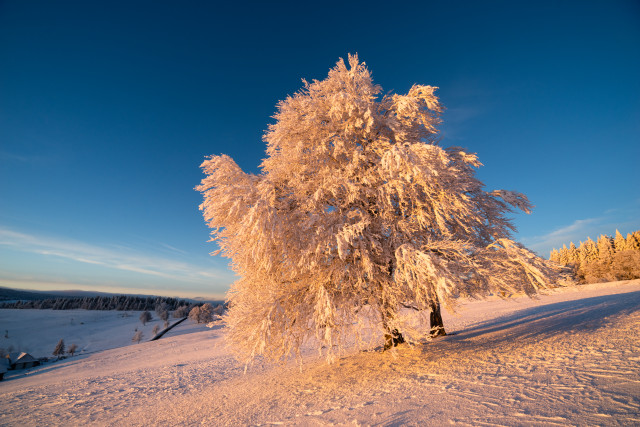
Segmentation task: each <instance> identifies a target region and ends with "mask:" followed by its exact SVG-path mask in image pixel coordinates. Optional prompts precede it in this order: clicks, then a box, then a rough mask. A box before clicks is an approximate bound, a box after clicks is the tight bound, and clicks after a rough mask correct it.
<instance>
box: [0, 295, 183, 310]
mask: <svg viewBox="0 0 640 427" xmlns="http://www.w3.org/2000/svg"><path fill="white" fill-rule="evenodd" d="M190 305H192V303H191V302H189V301H186V300H182V299H177V298H170V297H140V296H132V295H114V296H95V297H70V298H65V297H60V298H50V299H45V300H30V301H24V300H20V301H14V302H5V303H3V304H0V308H32V309H53V310H75V309H84V310H131V311H145V310H148V311H153V310H156V308H157V307H162V308H163V309H164V310H169V311H172V310H176V309H177V308H178V307H180V306H190Z"/></svg>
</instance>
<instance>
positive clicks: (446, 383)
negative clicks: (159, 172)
mask: <svg viewBox="0 0 640 427" xmlns="http://www.w3.org/2000/svg"><path fill="white" fill-rule="evenodd" d="M443 315H444V321H445V326H447V329H448V330H449V331H450V332H454V331H455V332H456V334H455V335H450V336H447V337H443V338H438V339H436V340H433V341H425V342H424V343H421V344H419V345H415V346H413V347H411V346H408V345H404V346H401V347H398V348H397V349H396V350H394V351H388V352H384V353H382V352H379V351H363V352H358V351H354V352H352V353H350V354H347V355H345V356H343V357H341V358H340V359H338V360H337V361H336V362H335V363H333V364H331V365H329V364H327V363H326V362H325V361H324V360H322V359H318V357H317V356H314V355H307V357H306V363H305V364H304V365H303V367H302V371H300V369H299V366H298V365H297V364H296V363H295V361H291V362H289V363H284V364H263V363H256V364H254V366H252V367H251V368H249V370H248V371H247V373H246V374H244V373H243V372H244V366H243V365H242V364H241V363H239V362H237V361H236V360H235V359H234V358H233V357H232V356H231V354H230V353H229V352H228V351H227V350H226V348H225V347H224V340H223V336H224V328H213V329H206V330H203V329H202V328H200V329H194V330H196V332H192V333H189V334H177V335H174V336H172V335H171V334H169V335H167V336H166V337H165V338H163V339H161V340H158V341H154V342H147V343H142V344H136V345H128V346H126V347H120V348H116V349H112V350H106V351H102V352H98V353H94V354H91V355H89V356H88V357H84V358H82V357H77V358H70V359H67V360H65V361H60V362H57V363H52V364H46V365H44V366H42V367H39V368H34V369H33V370H31V371H29V373H28V374H27V375H21V376H16V377H15V378H13V379H12V378H11V377H10V378H9V380H8V381H3V382H0V425H8V426H14V425H80V424H90V425H160V424H164V425H167V424H168V425H176V424H180V425H311V426H314V425H376V426H378V425H379V426H394V425H440V424H445V423H446V424H450V423H453V424H458V425H470V426H482V425H494V426H495V425H548V426H554V425H558V426H560V425H562V426H564V425H640V369H639V368H640V280H635V281H627V282H614V283H607V284H597V285H585V286H580V287H576V288H571V289H562V290H557V291H555V292H553V293H552V294H550V295H545V296H542V297H540V298H539V299H535V300H530V299H528V298H517V299H516V300H515V301H509V300H507V301H503V300H489V301H472V302H469V303H467V304H466V305H465V306H464V308H463V309H462V310H460V311H459V314H458V315H452V314H450V313H446V312H445V313H443ZM176 329H177V330H179V329H180V327H178V328H176Z"/></svg>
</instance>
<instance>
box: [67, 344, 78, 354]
mask: <svg viewBox="0 0 640 427" xmlns="http://www.w3.org/2000/svg"><path fill="white" fill-rule="evenodd" d="M77 350H78V346H77V345H76V344H71V345H70V346H69V349H68V350H67V353H69V354H70V355H71V356H73V355H74V354H75V353H76V351H77Z"/></svg>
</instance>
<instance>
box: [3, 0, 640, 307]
mask: <svg viewBox="0 0 640 427" xmlns="http://www.w3.org/2000/svg"><path fill="white" fill-rule="evenodd" d="M230 3H231V2H224V3H222V2H189V1H185V2H156V1H149V2H140V1H126V2H124V1H108V2H86V1H78V2H67V1H60V2H57V1H56V2H51V1H41V2H38V1H19V0H15V1H11V0H5V1H0V286H11V287H17V288H32V289H54V288H55V289H96V290H104V291H113V292H123V291H124V292H142V293H152V294H162V295H180V296H196V295H200V296H220V295H222V294H224V292H225V291H226V290H227V289H228V286H229V284H230V283H231V282H232V281H233V280H234V279H233V274H232V273H231V272H230V271H229V270H228V268H227V260H226V259H221V258H214V257H210V256H209V255H208V253H209V252H211V251H213V250H214V249H215V247H214V245H213V244H212V243H207V239H208V229H207V228H206V227H205V224H204V221H203V219H202V216H201V214H200V211H199V210H198V205H199V203H200V201H201V196H200V195H199V194H198V193H197V192H195V191H194V190H193V187H194V186H196V185H197V184H198V183H199V181H200V179H201V178H202V173H201V171H200V169H199V165H200V163H201V162H202V161H203V159H204V157H205V156H206V155H209V154H221V153H226V154H228V155H230V156H231V157H233V158H234V159H235V160H236V161H237V162H238V164H239V165H240V166H241V167H242V168H243V169H244V170H245V171H249V172H256V171H257V167H258V164H259V162H260V160H261V159H262V158H263V156H264V150H265V145H264V143H263V142H262V139H261V137H262V133H263V131H264V130H265V129H266V127H267V124H268V123H270V122H271V121H272V119H271V116H272V115H273V113H274V112H275V105H276V103H277V101H278V100H280V99H283V98H285V97H286V96H287V95H289V94H293V93H294V92H295V91H297V90H298V89H299V88H300V87H301V79H302V78H305V79H308V80H310V79H314V78H315V79H323V78H325V77H326V75H327V72H328V70H329V69H330V68H331V67H333V66H334V65H335V63H336V61H337V60H338V58H340V57H345V58H346V56H347V54H348V53H355V52H357V53H358V54H359V57H360V59H361V60H363V61H365V62H366V63H367V64H368V66H369V68H370V69H371V70H372V72H373V76H374V80H375V81H376V83H378V84H380V85H382V87H383V88H384V89H385V90H386V91H389V90H393V91H395V92H406V91H407V90H408V89H409V88H410V87H411V85H412V84H413V83H421V84H429V85H434V86H438V87H440V89H439V91H438V95H439V96H440V100H441V102H442V103H443V104H444V105H445V106H446V107H447V111H446V113H445V114H444V116H443V119H444V123H443V125H442V133H443V140H442V145H447V146H448V145H459V146H463V147H465V148H467V149H468V150H470V151H473V152H477V153H478V155H479V158H480V160H481V161H482V162H483V163H484V165H485V166H484V167H482V168H480V169H479V171H478V176H479V177H480V178H481V179H482V180H483V181H484V182H485V183H486V184H487V188H488V189H489V190H491V189H498V188H504V189H509V190H516V191H520V192H523V193H525V194H526V195H528V196H529V198H530V199H531V201H532V202H533V203H534V204H535V205H536V209H535V210H534V211H533V213H532V214H531V215H524V214H521V215H520V214H519V215H516V216H515V217H514V220H515V224H516V225H517V226H518V229H519V232H518V234H517V235H516V239H517V240H519V241H521V242H523V243H524V244H526V245H527V246H528V247H530V248H531V249H533V250H535V251H537V252H538V253H540V254H541V255H543V256H545V257H546V256H548V253H549V250H550V249H551V248H552V247H558V246H559V245H562V243H565V242H566V243H568V242H569V241H574V242H576V243H578V241H579V240H584V239H586V237H587V236H590V237H592V238H594V239H595V238H597V236H598V235H600V234H613V233H614V232H615V230H616V228H617V229H619V230H620V231H621V232H623V233H625V234H626V233H627V232H629V231H633V230H637V229H640V190H639V188H640V185H639V184H640V178H639V170H640V167H639V165H640V3H639V2H638V1H612V0H608V1H574V2H571V1H535V2H514V1H505V2H498V1H483V2H479V1H468V2H465V1H450V2H444V1H420V2H415V3H411V2H397V5H396V6H391V4H392V2H388V1H386V2H375V1H366V2H344V3H347V5H342V4H341V3H343V2H320V3H318V2H300V1H296V2H290V3H289V4H286V2H282V4H273V3H277V2H254V3H247V2H236V3H234V4H230Z"/></svg>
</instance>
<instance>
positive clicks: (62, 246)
mask: <svg viewBox="0 0 640 427" xmlns="http://www.w3.org/2000/svg"><path fill="white" fill-rule="evenodd" d="M0 245H4V246H9V247H11V248H12V249H14V250H19V251H22V252H28V253H35V254H41V255H49V256H56V257H60V258H65V259H69V260H72V261H76V262H80V263H84V264H92V265H100V266H103V267H107V268H112V269H117V270H122V271H129V272H134V273H138V274H143V275H147V276H154V277H161V278H164V279H169V280H174V281H177V282H181V283H184V282H191V283H194V284H202V285H203V284H207V283H208V284H211V282H210V280H212V279H213V280H217V281H218V282H221V283H230V281H232V280H233V273H231V272H230V271H228V270H226V269H216V268H210V269H209V268H202V267H201V266H198V265H194V264H191V263H186V262H180V261H175V260H172V259H168V258H164V257H154V256H147V255H144V254H141V253H137V252H134V251H131V250H123V249H119V250H113V249H110V248H105V247H100V246H95V245H90V244H87V243H84V242H78V241H72V240H68V239H59V238H51V237H40V236H34V235H31V234H26V233H21V232H16V231H13V230H9V229H6V228H0ZM205 278H206V279H207V280H209V282H207V281H205Z"/></svg>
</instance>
